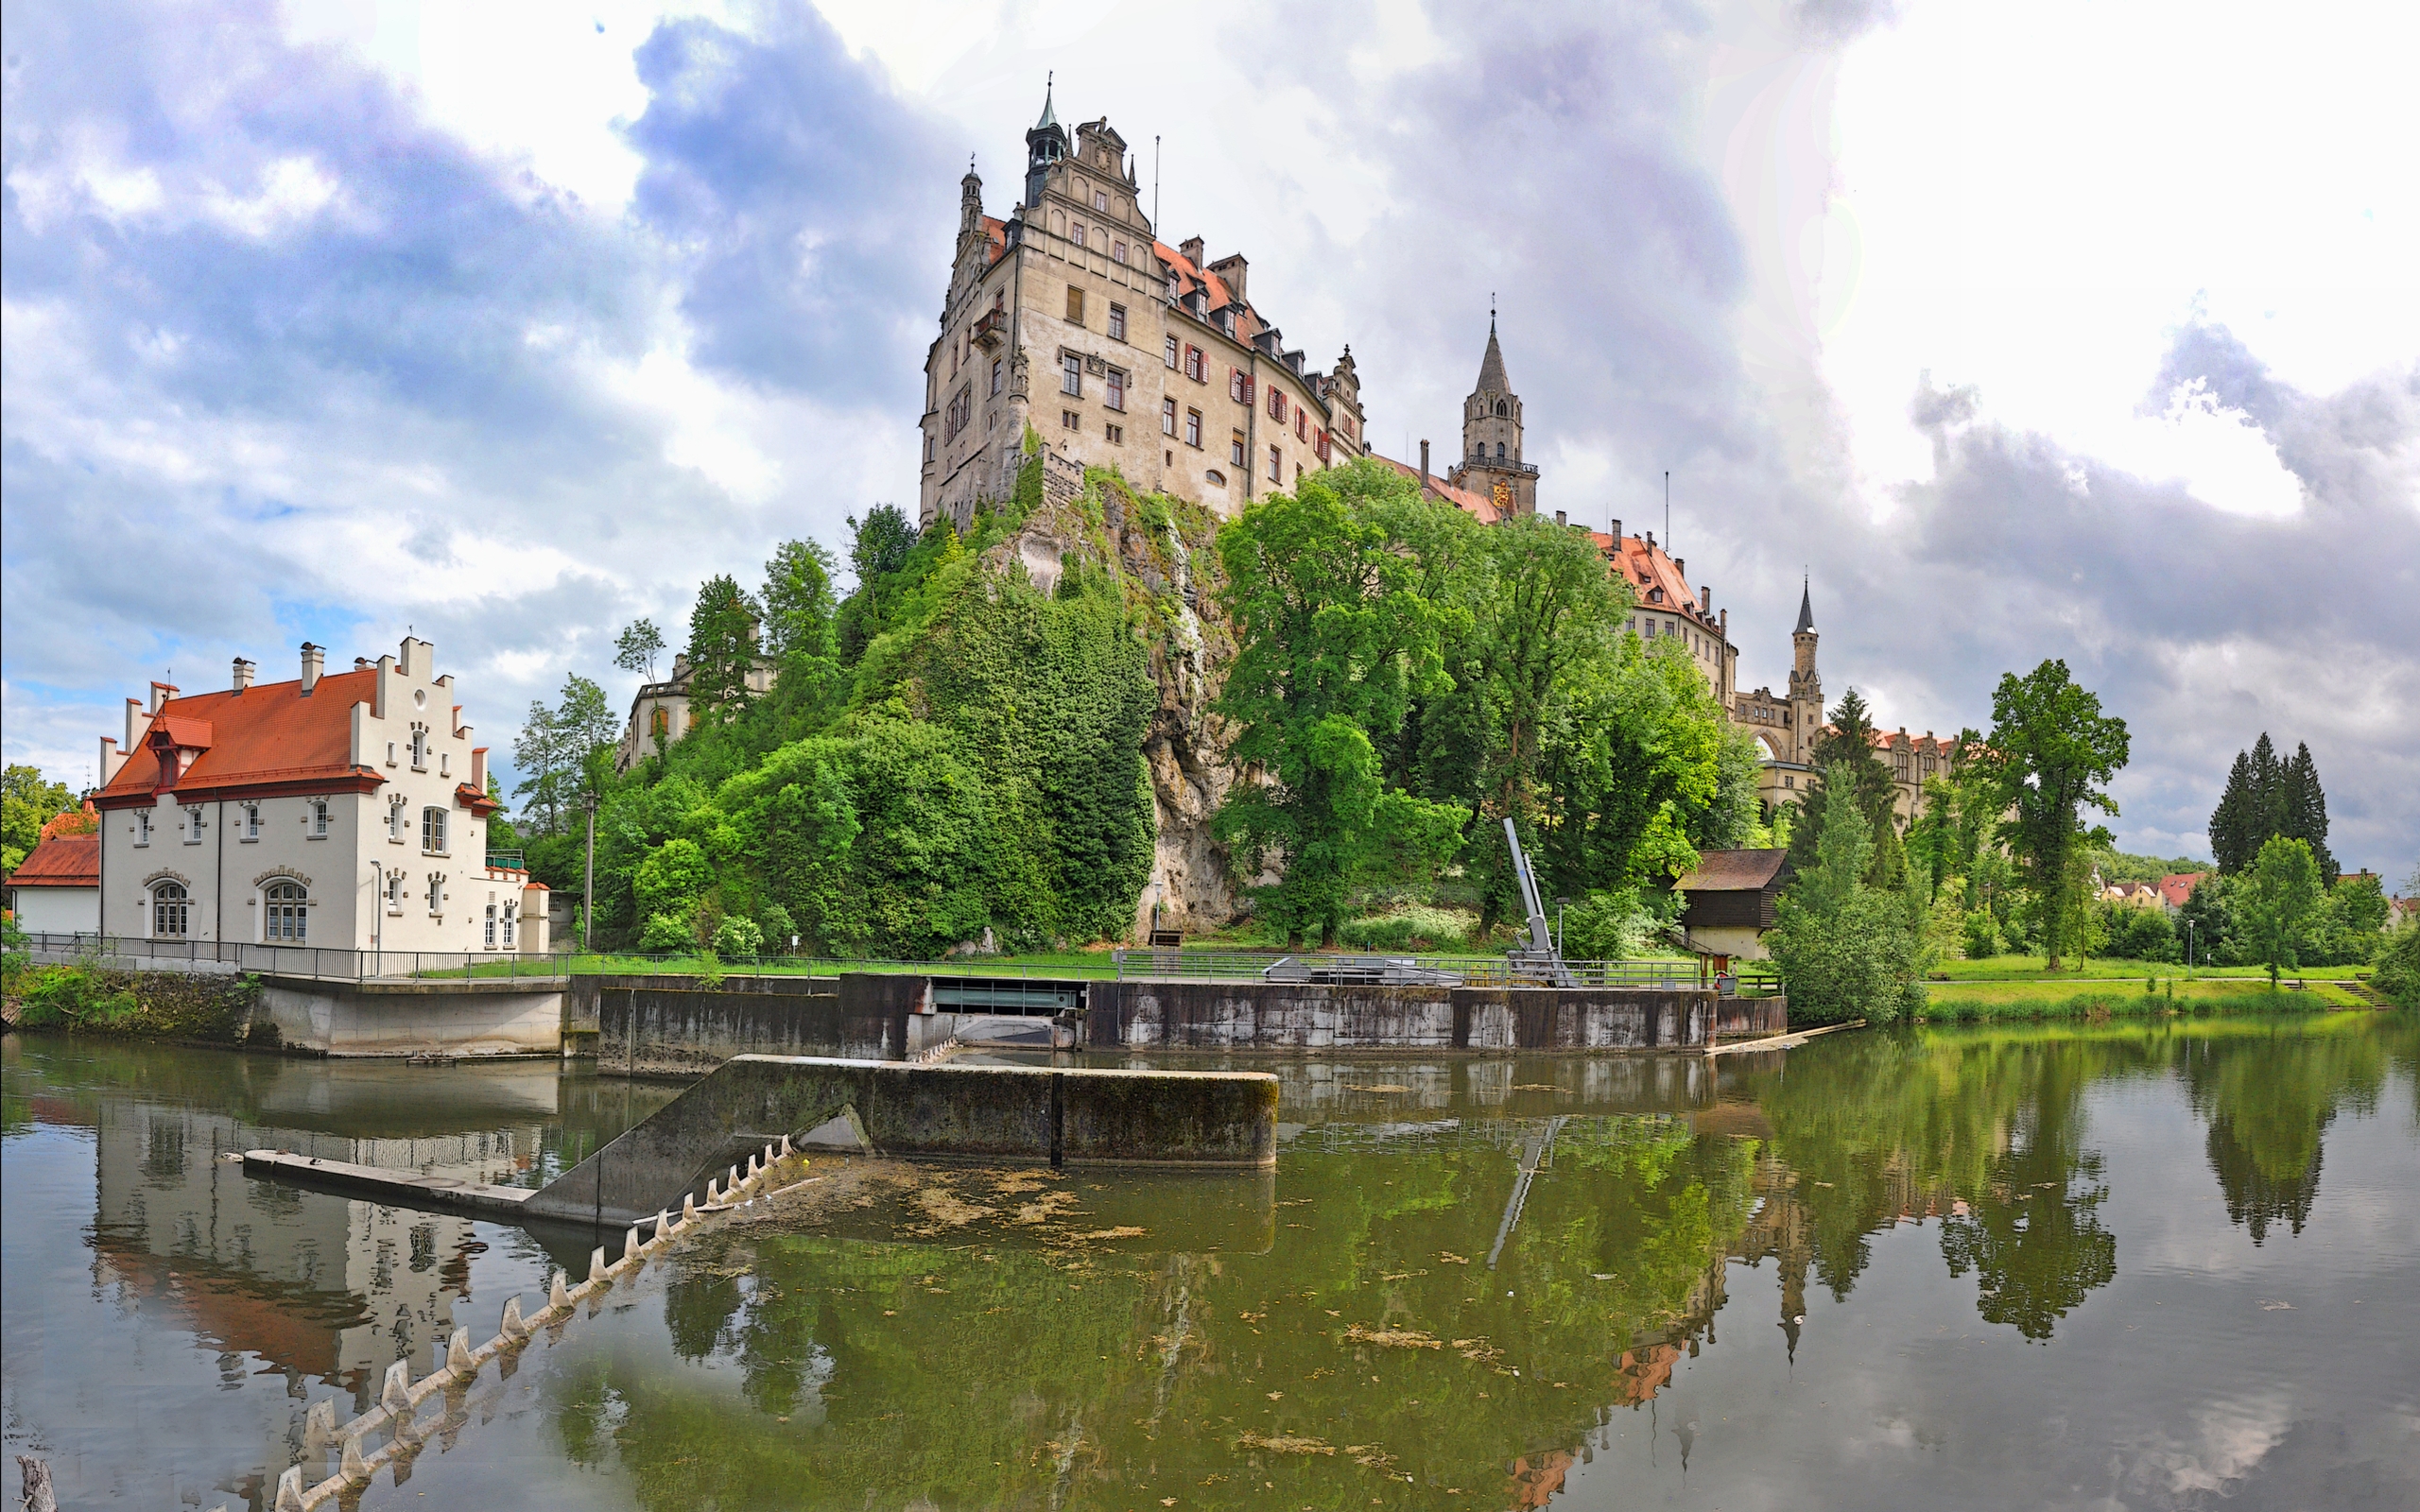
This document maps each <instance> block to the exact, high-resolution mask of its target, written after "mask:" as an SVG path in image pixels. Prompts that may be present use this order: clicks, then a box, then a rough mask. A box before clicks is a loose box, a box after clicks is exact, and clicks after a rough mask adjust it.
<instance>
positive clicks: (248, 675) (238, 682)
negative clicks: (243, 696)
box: [235, 656, 252, 693]
mask: <svg viewBox="0 0 2420 1512" xmlns="http://www.w3.org/2000/svg"><path fill="white" fill-rule="evenodd" d="M251 685H252V664H251V662H247V661H245V660H244V659H243V658H242V657H240V656H239V657H237V658H236V659H235V691H236V692H237V693H241V692H243V691H244V690H245V689H246V688H249V687H251Z"/></svg>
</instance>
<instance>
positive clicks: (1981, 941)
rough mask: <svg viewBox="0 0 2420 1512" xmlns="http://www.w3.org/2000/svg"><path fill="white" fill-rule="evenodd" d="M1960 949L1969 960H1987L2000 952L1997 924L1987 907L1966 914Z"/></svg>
mask: <svg viewBox="0 0 2420 1512" xmlns="http://www.w3.org/2000/svg"><path fill="white" fill-rule="evenodd" d="M1962 949H1963V950H1964V952H1965V955H1966V958H1967V959H1968V960H1970V961H1988V960H1990V959H1991V958H1992V957H1993V956H1995V955H1997V954H1999V953H2000V931H1999V925H1998V923H1997V922H1996V921H1995V920H1994V919H1993V918H1992V912H1991V910H1990V909H1988V908H1978V909H1976V910H1974V911H1973V912H1971V913H1969V914H1968V915H1967V916H1966V923H1965V929H1964V934H1963V938H1962Z"/></svg>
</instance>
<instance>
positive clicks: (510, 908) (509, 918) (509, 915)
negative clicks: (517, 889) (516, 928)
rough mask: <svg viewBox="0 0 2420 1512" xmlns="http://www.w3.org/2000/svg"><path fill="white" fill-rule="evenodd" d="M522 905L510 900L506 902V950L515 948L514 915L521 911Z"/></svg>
mask: <svg viewBox="0 0 2420 1512" xmlns="http://www.w3.org/2000/svg"><path fill="white" fill-rule="evenodd" d="M520 907H521V905H520V904H519V903H510V902H509V903H506V904H505V905H504V948H505V949H506V950H510V949H512V948H513V946H512V925H513V916H514V915H515V914H516V913H518V912H519V910H520Z"/></svg>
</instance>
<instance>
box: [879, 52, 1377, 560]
mask: <svg viewBox="0 0 2420 1512" xmlns="http://www.w3.org/2000/svg"><path fill="white" fill-rule="evenodd" d="M1023 191H1024V198H1023V200H1022V201H1021V202H1020V203H1019V204H1017V205H1016V206H1014V207H1013V208H1011V210H1010V212H1009V214H1008V216H1007V218H1006V219H995V218H994V217H992V216H990V215H985V214H984V213H983V181H982V180H981V179H979V178H977V176H976V174H975V171H974V168H973V167H972V165H970V166H969V167H968V169H967V173H966V177H965V178H964V179H962V180H959V232H958V246H957V253H956V257H955V259H954V261H953V264H952V266H951V270H950V280H949V291H948V294H947V296H946V297H945V298H944V300H943V301H942V317H941V333H940V335H938V336H937V337H936V338H935V339H934V341H933V344H932V347H931V348H930V350H929V351H928V352H927V353H926V355H925V414H924V419H923V422H922V430H923V437H922V441H921V444H922V446H923V449H924V450H923V455H922V467H921V480H922V481H921V483H920V486H919V500H918V507H917V518H918V523H919V524H930V523H931V522H933V521H934V520H936V519H944V518H945V519H948V520H950V521H951V522H953V523H954V524H956V525H957V526H958V527H959V528H960V529H964V528H965V527H966V526H967V525H968V524H970V523H971V522H972V521H973V519H974V514H975V510H976V508H977V507H978V506H980V505H983V504H986V503H989V502H993V501H998V500H1004V499H1007V498H1008V497H1010V496H1011V494H1012V492H1013V491H1014V490H1015V487H1016V476H1017V471H1018V468H1019V467H1020V466H1021V465H1022V463H1023V462H1024V460H1025V457H1024V454H1023V450H1022V447H1023V441H1024V437H1025V434H1026V429H1027V427H1028V426H1029V425H1030V426H1031V427H1032V429H1033V431H1034V433H1035V434H1036V436H1038V437H1039V438H1040V442H1041V446H1042V450H1043V452H1044V453H1045V454H1046V456H1045V473H1044V480H1045V486H1046V488H1047V489H1049V490H1052V491H1054V492H1061V493H1071V492H1073V491H1074V490H1076V489H1078V488H1080V485H1081V480H1082V475H1083V470H1084V469H1085V468H1087V467H1104V468H1114V469H1115V470H1116V471H1117V472H1118V473H1119V474H1120V475H1121V476H1123V477H1124V478H1125V479H1126V480H1127V482H1129V483H1130V484H1132V485H1133V486H1134V487H1136V488H1138V489H1145V490H1158V491H1161V492H1166V493H1169V494H1173V495H1175V496H1177V497H1179V498H1183V499H1189V500H1193V501H1195V502H1197V503H1200V504H1202V505H1204V506H1206V507H1209V508H1210V509H1211V510H1212V511H1213V512H1215V513H1217V514H1219V515H1222V516H1232V515H1235V514H1236V513H1239V512H1240V511H1241V510H1242V509H1243V507H1245V506H1246V505H1247V504H1249V503H1250V502H1251V501H1252V500H1253V499H1254V498H1256V497H1259V496H1260V495H1261V494H1263V493H1268V492H1283V491H1286V490H1290V489H1291V488H1292V487H1293V486H1294V484H1295V483H1296V482H1297V481H1298V480H1299V479H1301V478H1302V477H1303V476H1304V475H1305V473H1307V472H1315V471H1318V470H1320V469H1322V468H1325V467H1329V466H1333V465H1338V464H1340V463H1342V462H1346V461H1349V460H1351V459H1352V458H1354V457H1356V456H1358V455H1362V454H1363V452H1365V451H1366V450H1367V441H1366V437H1367V434H1368V423H1367V420H1366V418H1365V417H1364V415H1363V414H1362V411H1361V397H1360V380H1359V377H1358V375H1357V372H1356V371H1355V369H1354V365H1353V355H1352V351H1351V349H1350V348H1347V349H1346V350H1345V352H1344V354H1343V355H1342V356H1341V357H1340V358H1339V359H1338V361H1337V362H1336V364H1335V365H1334V366H1333V367H1332V368H1330V369H1328V370H1326V371H1323V372H1322V371H1319V370H1316V369H1311V368H1309V367H1308V366H1307V365H1306V364H1305V359H1304V354H1303V352H1300V351H1288V349H1287V347H1286V340H1285V335H1284V334H1283V333H1282V332H1281V331H1279V330H1278V328H1277V327H1276V326H1275V325H1274V324H1272V323H1271V322H1270V321H1269V320H1268V319H1267V318H1264V317H1263V316H1262V315H1261V313H1260V312H1259V311H1258V310H1257V309H1256V308H1255V307H1254V306H1253V304H1252V302H1251V301H1250V299H1249V298H1248V296H1247V294H1246V289H1247V287H1248V284H1249V281H1250V275H1251V268H1250V266H1249V265H1248V263H1247V262H1246V260H1245V258H1244V256H1243V255H1242V254H1241V253H1239V252H1238V253H1234V254H1231V255H1229V256H1226V257H1221V258H1218V259H1216V260H1211V259H1209V258H1208V257H1207V255H1206V251H1205V249H1204V247H1203V245H1202V242H1201V238H1200V237H1194V238H1191V239H1189V240H1187V241H1184V243H1182V244H1180V245H1178V246H1175V247H1171V246H1168V245H1167V244H1166V243H1164V242H1162V241H1160V240H1159V238H1158V234H1157V232H1155V231H1154V229H1153V227H1152V225H1151V223H1150V216H1149V215H1147V214H1146V213H1145V211H1144V208H1143V204H1142V198H1141V192H1140V186H1139V185H1138V183H1137V182H1136V177H1135V173H1134V169H1133V165H1132V163H1131V162H1130V161H1129V159H1128V156H1127V152H1126V139H1125V138H1124V137H1122V136H1120V135H1119V134H1118V133H1117V131H1116V130H1115V129H1113V128H1112V127H1111V126H1110V124H1109V122H1108V121H1107V120H1106V119H1102V120H1097V121H1092V122H1089V123H1087V124H1085V125H1082V126H1080V127H1078V128H1077V129H1075V131H1074V132H1073V133H1072V135H1071V134H1070V133H1069V132H1068V130H1067V129H1066V128H1064V127H1063V126H1062V125H1060V123H1059V118H1058V113H1057V110H1056V108H1055V106H1054V105H1053V104H1052V103H1051V101H1050V100H1049V99H1047V98H1046V99H1045V101H1044V104H1043V112H1042V118H1041V119H1040V120H1039V121H1037V122H1036V123H1035V124H1034V127H1033V129H1031V130H1029V131H1028V132H1027V133H1026V171H1025V178H1024V185H1023Z"/></svg>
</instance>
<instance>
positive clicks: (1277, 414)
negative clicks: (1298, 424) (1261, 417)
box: [1269, 388, 1286, 424]
mask: <svg viewBox="0 0 2420 1512" xmlns="http://www.w3.org/2000/svg"><path fill="white" fill-rule="evenodd" d="M1269 418H1270V419H1271V420H1273V421H1277V422H1278V423H1280V424H1284V423H1285V421H1286V390H1284V389H1282V388H1271V389H1270V391H1269Z"/></svg>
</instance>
